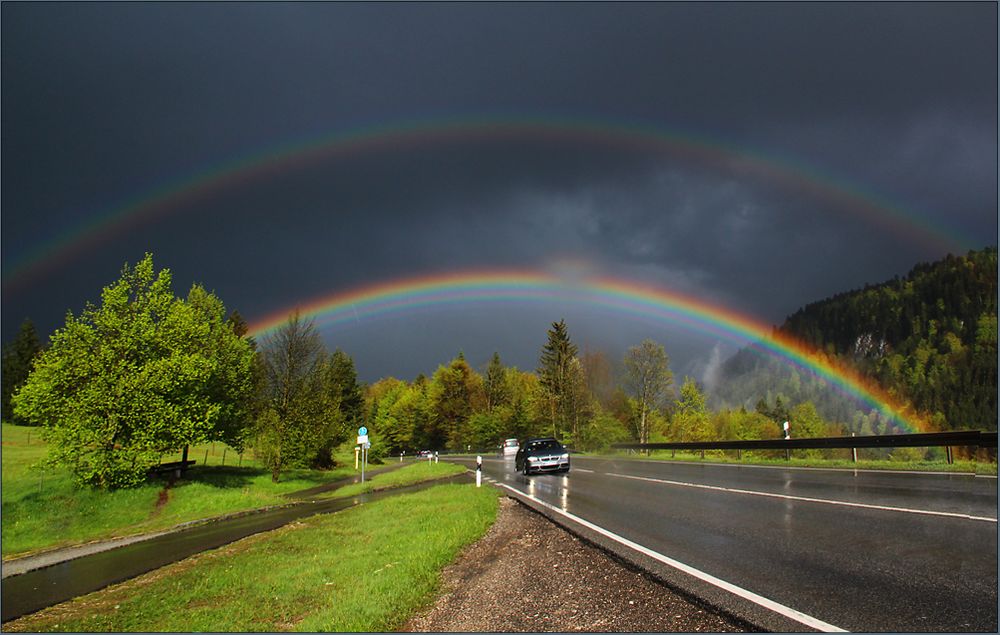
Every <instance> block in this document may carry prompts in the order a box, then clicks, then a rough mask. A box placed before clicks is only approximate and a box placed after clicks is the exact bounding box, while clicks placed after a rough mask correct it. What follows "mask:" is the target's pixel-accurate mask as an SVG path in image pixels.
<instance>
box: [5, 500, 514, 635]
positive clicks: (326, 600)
mask: <svg viewBox="0 0 1000 635" xmlns="http://www.w3.org/2000/svg"><path fill="white" fill-rule="evenodd" d="M498 496H499V494H498V493H497V492H496V490H495V489H494V488H490V487H484V488H476V487H474V486H470V485H466V484H450V485H439V486H436V487H432V488H430V489H427V490H423V491H420V492H414V493H412V494H407V495H405V496H395V497H390V498H387V499H383V500H380V501H376V502H373V503H368V504H366V505H361V506H359V507H355V508H352V509H350V510H347V511H344V512H340V513H337V514H328V515H318V516H312V517H310V518H306V519H303V520H300V521H297V522H294V523H292V524H290V525H286V526H285V527H282V528H280V529H277V530H275V531H272V532H268V533H266V534H258V535H256V536H251V537H249V538H245V539H243V540H240V541H238V542H235V543H232V544H230V545H226V546H225V547H221V548H219V549H215V550H212V551H208V552H205V553H201V554H198V555H196V556H193V557H191V558H187V559H185V560H183V561H181V562H177V563H174V564H171V565H167V566H166V567H163V568H161V569H158V570H156V571H152V572H150V573H148V574H145V575H143V576H140V577H138V578H135V579H133V580H130V581H127V582H124V583H122V584H118V585H114V586H111V587H108V588H107V589H103V590H101V591H97V592H95V593H91V594H89V595H86V596H82V597H79V598H76V599H74V600H71V601H69V602H65V603H63V604H60V605H58V606H54V607H51V608H48V609H45V610H43V611H39V612H38V613H34V614H32V615H29V616H25V617H23V618H20V619H18V620H14V621H11V622H7V623H5V624H4V630H5V631H34V632H38V631H76V632H103V631H115V632H143V631H145V632H157V631H186V632H213V631H214V632H218V631H243V632H246V631H251V632H253V631H256V632H275V631H354V632H385V631H391V630H394V629H397V628H399V627H400V626H402V625H403V624H404V623H405V622H406V620H407V619H408V618H409V616H410V615H411V614H412V613H413V611H415V610H417V609H419V608H421V607H423V606H426V605H427V604H428V603H430V602H431V601H433V599H434V597H435V593H436V591H437V589H438V585H439V579H440V571H441V569H442V568H443V567H444V566H445V565H447V564H448V563H450V562H452V561H453V560H454V558H455V557H456V556H457V555H458V553H459V552H460V551H461V549H462V548H463V547H465V546H466V545H469V544H471V543H473V542H475V541H476V540H478V539H479V538H480V537H482V535H483V534H485V533H486V531H487V530H488V529H489V527H490V525H491V524H492V523H493V521H494V520H495V518H496V513H497V498H498Z"/></svg>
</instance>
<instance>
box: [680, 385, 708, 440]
mask: <svg viewBox="0 0 1000 635" xmlns="http://www.w3.org/2000/svg"><path fill="white" fill-rule="evenodd" d="M674 405H675V410H674V416H673V421H672V425H671V433H672V436H673V438H674V439H675V440H677V441H711V440H712V438H713V437H714V436H715V434H714V433H715V430H714V429H713V428H712V425H711V421H710V418H709V412H708V405H707V403H706V401H705V395H704V394H703V393H702V392H701V390H700V389H699V388H698V384H697V383H696V382H695V380H694V379H692V378H691V377H685V378H684V383H683V384H682V385H681V395H680V399H678V400H677V401H675V402H674Z"/></svg>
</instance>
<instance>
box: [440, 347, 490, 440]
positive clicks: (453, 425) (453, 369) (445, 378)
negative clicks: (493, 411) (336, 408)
mask: <svg viewBox="0 0 1000 635" xmlns="http://www.w3.org/2000/svg"><path fill="white" fill-rule="evenodd" d="M477 393H479V394H480V395H481V393H482V378H481V377H480V376H479V375H478V374H477V373H476V371H474V370H473V369H472V367H470V366H469V364H468V362H466V361H465V357H464V356H462V355H459V356H458V357H456V358H455V359H453V360H452V361H451V363H450V364H449V365H448V366H439V367H438V369H437V371H436V372H435V373H434V377H432V378H431V381H430V384H429V385H428V389H427V396H428V398H429V400H430V415H431V421H430V426H429V427H430V432H431V434H430V435H428V438H427V442H428V444H429V446H430V448H432V449H433V448H444V447H447V448H448V449H449V450H462V451H464V450H465V449H466V447H467V446H468V445H470V444H471V443H470V441H471V439H470V437H469V430H468V423H469V417H470V416H471V415H472V413H473V411H474V407H475V405H476V403H475V402H476V401H477Z"/></svg>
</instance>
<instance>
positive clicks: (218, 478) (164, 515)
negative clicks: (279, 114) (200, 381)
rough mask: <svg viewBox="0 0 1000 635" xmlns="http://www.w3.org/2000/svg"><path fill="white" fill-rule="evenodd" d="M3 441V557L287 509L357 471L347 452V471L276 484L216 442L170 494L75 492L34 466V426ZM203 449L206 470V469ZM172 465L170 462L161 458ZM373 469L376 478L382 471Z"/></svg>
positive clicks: (5, 430)
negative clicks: (292, 497)
mask: <svg viewBox="0 0 1000 635" xmlns="http://www.w3.org/2000/svg"><path fill="white" fill-rule="evenodd" d="M29 437H30V438H29ZM2 442H3V460H2V466H3V488H2V492H0V500H2V506H3V508H2V519H0V523H2V553H3V557H4V558H8V557H13V556H16V555H23V554H25V553H30V552H34V551H38V550H43V549H49V548H54V547H62V546H68V545H74V544H79V543H84V542H90V541H93V540H100V539H106V538H112V537H117V536H127V535H134V534H139V533H146V532H150V531H156V530H159V529H165V528H168V527H171V526H173V525H175V524H178V523H181V522H186V521H190V520H196V519H201V518H207V517H211V516H217V515H221V514H226V513H231V512H236V511H243V510H248V509H255V508H258V507H266V506H269V505H277V504H284V503H287V502H289V501H288V500H287V499H286V498H284V494H287V493H289V492H294V491H297V490H302V489H307V488H309V487H313V486H316V485H319V484H322V483H327V482H330V481H335V480H339V479H342V478H347V477H349V476H353V475H354V474H355V471H354V462H353V461H354V455H353V453H350V454H343V455H339V456H337V459H338V463H339V464H342V467H338V468H336V469H333V470H329V471H323V470H290V471H288V472H287V473H283V474H282V477H281V480H280V482H278V483H273V482H272V481H271V475H270V473H269V472H267V471H266V470H264V469H263V468H262V467H261V466H260V465H259V464H258V463H256V462H255V461H254V460H253V459H252V457H251V456H250V455H249V454H247V455H244V456H243V461H242V466H238V465H234V464H237V463H239V455H238V454H237V453H235V452H234V451H233V450H231V449H228V448H225V447H224V446H223V445H222V444H221V443H217V444H214V448H213V447H212V444H206V445H203V446H195V447H194V448H192V450H191V451H190V453H189V456H190V457H191V458H195V459H197V460H198V462H199V465H198V466H197V467H195V468H193V469H192V470H190V471H189V472H188V475H187V476H186V477H185V478H184V479H182V480H180V481H178V482H177V483H175V484H174V485H173V486H172V487H170V488H168V489H167V488H166V487H165V486H166V481H165V480H160V479H154V480H151V481H150V482H148V483H145V484H144V485H142V486H140V487H138V488H135V489H129V490H118V491H114V492H102V491H95V490H91V489H88V488H78V487H77V486H75V485H74V483H73V479H72V477H71V475H70V473H69V472H68V471H67V470H65V469H49V470H42V469H39V468H37V467H34V466H35V465H36V464H37V463H38V462H39V461H40V460H41V459H42V458H43V457H44V456H45V452H46V446H45V443H44V442H43V441H42V440H41V438H40V436H39V430H38V429H37V428H28V427H21V426H13V425H9V424H3V426H2ZM206 451H207V452H208V455H209V460H208V465H207V466H206V465H202V460H203V458H204V456H205V453H206ZM223 457H225V459H226V465H225V467H222V466H221V463H222V460H223ZM176 458H177V459H179V458H180V455H179V454H178V455H177V457H176ZM168 460H173V457H165V458H164V461H165V462H166V461H168ZM389 465H391V463H390V464H387V465H386V466H384V467H388V466H389ZM370 472H372V474H373V476H374V474H376V473H377V469H374V470H370Z"/></svg>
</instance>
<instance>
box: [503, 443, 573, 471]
mask: <svg viewBox="0 0 1000 635" xmlns="http://www.w3.org/2000/svg"><path fill="white" fill-rule="evenodd" d="M514 469H515V470H517V471H518V472H523V473H524V474H525V475H528V474H531V473H532V472H569V451H568V450H566V447H565V446H563V444H562V443H559V442H558V441H556V440H555V439H553V438H552V437H546V438H544V439H528V440H527V441H525V442H524V443H522V444H521V447H520V448H518V450H517V454H516V455H515V456H514Z"/></svg>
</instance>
